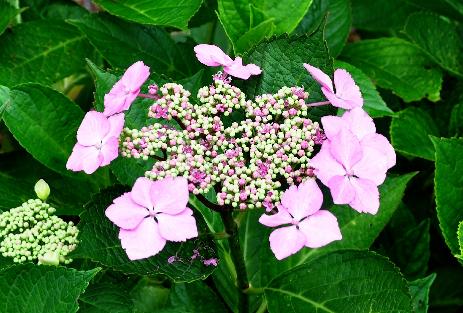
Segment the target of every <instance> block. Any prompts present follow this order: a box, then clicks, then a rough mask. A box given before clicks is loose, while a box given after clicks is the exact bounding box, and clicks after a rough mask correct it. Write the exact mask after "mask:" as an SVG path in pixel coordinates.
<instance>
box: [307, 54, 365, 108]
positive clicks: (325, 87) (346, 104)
mask: <svg viewBox="0 0 463 313" xmlns="http://www.w3.org/2000/svg"><path fill="white" fill-rule="evenodd" d="M304 67H305V69H306V70H307V71H308V72H309V73H310V75H312V77H313V79H315V80H316V81H317V82H318V83H319V84H320V85H321V86H322V92H323V94H324V95H325V97H326V98H327V99H328V101H329V102H330V103H331V104H332V105H334V106H335V107H338V108H343V109H346V110H350V109H353V108H356V107H361V106H363V98H362V93H361V92H360V88H359V87H358V86H357V85H356V84H355V81H354V80H353V79H352V76H351V75H350V74H349V73H348V72H347V71H346V70H343V69H337V70H336V71H335V72H334V86H335V87H336V92H335V90H334V88H333V82H332V81H331V78H330V77H329V76H328V75H326V74H325V73H323V72H322V71H321V70H320V69H318V68H316V67H314V66H311V65H310V64H306V63H304Z"/></svg>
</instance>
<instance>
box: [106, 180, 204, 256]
mask: <svg viewBox="0 0 463 313" xmlns="http://www.w3.org/2000/svg"><path fill="white" fill-rule="evenodd" d="M187 202H188V183H187V180H186V179H185V178H184V177H176V178H172V177H167V178H164V179H162V180H157V181H152V180H150V179H148V178H145V177H140V178H138V179H137V181H136V182H135V184H134V186H133V188H132V191H131V192H128V193H125V194H123V195H122V196H120V197H118V198H116V199H114V203H113V204H112V205H110V206H109V207H108V208H107V209H106V216H107V217H108V218H109V219H110V220H111V221H112V222H113V223H114V224H116V225H117V226H118V227H120V231H119V239H120V240H121V244H122V247H123V248H124V249H125V251H126V253H127V256H128V257H129V259H130V260H138V259H143V258H148V257H150V256H153V255H156V254H157V253H159V252H160V251H161V250H162V249H163V248H164V246H165V245H166V242H167V241H176V242H178V241H186V240H187V239H190V238H194V237H197V236H198V230H197V228H196V220H195V218H194V217H193V211H192V210H191V209H189V208H187V206H186V205H187Z"/></svg>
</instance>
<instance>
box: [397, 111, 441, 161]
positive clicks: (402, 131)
mask: <svg viewBox="0 0 463 313" xmlns="http://www.w3.org/2000/svg"><path fill="white" fill-rule="evenodd" d="M390 132H391V141H392V145H393V146H394V149H395V150H396V151H398V152H400V153H402V154H404V155H407V156H412V157H419V158H423V159H426V160H431V161H433V160H434V147H433V145H432V141H431V139H430V138H429V135H432V136H439V129H438V128H437V125H436V123H435V122H434V120H433V118H432V117H431V115H429V114H428V113H427V112H426V111H425V110H423V109H420V108H414V107H410V108H408V109H405V110H403V111H400V112H399V113H397V115H396V116H394V118H393V119H392V123H391V129H390Z"/></svg>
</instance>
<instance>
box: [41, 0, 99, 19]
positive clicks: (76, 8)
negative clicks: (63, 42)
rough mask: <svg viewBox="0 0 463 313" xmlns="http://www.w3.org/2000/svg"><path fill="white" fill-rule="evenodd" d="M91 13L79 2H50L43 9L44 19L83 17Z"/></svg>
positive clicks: (42, 15)
mask: <svg viewBox="0 0 463 313" xmlns="http://www.w3.org/2000/svg"><path fill="white" fill-rule="evenodd" d="M87 14H90V12H89V11H87V10H86V9H85V8H84V7H83V6H80V5H78V4H77V3H72V2H69V3H59V2H58V3H48V4H46V5H45V6H44V7H43V9H42V10H41V14H40V15H41V17H42V18H43V19H59V20H66V19H70V18H82V17H83V16H85V15H87Z"/></svg>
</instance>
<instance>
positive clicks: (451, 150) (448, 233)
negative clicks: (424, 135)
mask: <svg viewBox="0 0 463 313" xmlns="http://www.w3.org/2000/svg"><path fill="white" fill-rule="evenodd" d="M432 141H433V144H434V147H435V149H436V172H435V177H434V188H435V194H436V204H437V218H438V219H439V225H440V228H441V230H442V234H443V235H444V239H445V242H446V243H447V245H448V246H449V248H450V251H451V252H452V254H453V255H456V254H458V253H459V252H460V249H459V244H458V238H457V230H458V223H459V222H460V221H462V220H463V211H462V210H458V209H456V208H459V207H460V206H461V204H462V203H463V162H461V156H462V155H463V139H447V138H440V139H438V138H432Z"/></svg>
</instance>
